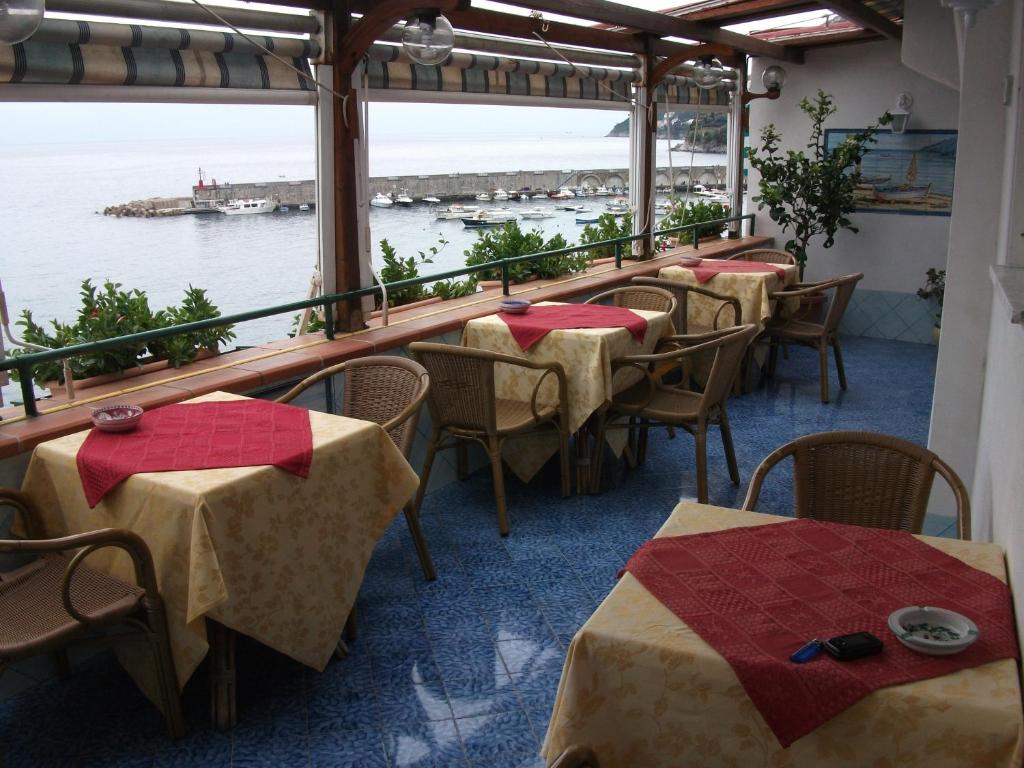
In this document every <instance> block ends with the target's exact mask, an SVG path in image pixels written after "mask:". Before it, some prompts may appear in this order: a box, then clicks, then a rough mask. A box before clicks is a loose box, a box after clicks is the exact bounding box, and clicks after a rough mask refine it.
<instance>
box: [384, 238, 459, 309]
mask: <svg viewBox="0 0 1024 768" xmlns="http://www.w3.org/2000/svg"><path fill="white" fill-rule="evenodd" d="M446 245H448V241H447V240H445V239H444V238H443V237H441V238H438V240H437V243H436V244H435V245H432V246H430V248H428V249H427V251H426V252H424V251H419V252H418V253H419V256H418V257H416V256H409V257H408V258H405V259H403V258H401V257H400V256H399V255H398V252H397V251H396V249H395V247H394V246H393V245H391V243H389V242H388V240H387V238H384V239H383V240H381V241H380V250H381V255H382V258H383V259H384V266H383V267H382V268H381V270H380V276H381V279H382V280H383V281H384V283H385V284H390V283H397V282H399V281H401V280H412V279H414V278H417V277H419V276H420V269H419V268H420V266H422V265H423V264H433V263H434V257H435V256H437V254H439V253H440V252H441V251H443V250H444V247H445V246H446ZM374 282H376V281H374ZM428 298H430V292H429V291H428V290H427V288H426V287H425V286H423V285H410V286H407V287H405V288H398V289H396V290H393V291H388V306H389V307H399V306H401V305H403V304H412V303H413V302H415V301H422V300H423V299H428ZM376 303H377V309H380V308H381V307H380V305H381V298H380V297H379V296H378V297H377V299H376Z"/></svg>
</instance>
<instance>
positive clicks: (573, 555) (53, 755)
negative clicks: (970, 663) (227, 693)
mask: <svg viewBox="0 0 1024 768" xmlns="http://www.w3.org/2000/svg"><path fill="white" fill-rule="evenodd" d="M845 349H846V358H847V370H848V376H849V380H850V389H849V391H847V392H844V393H839V394H838V396H837V397H836V398H835V399H834V400H833V402H832V404H830V405H823V404H821V403H820V402H818V399H817V395H818V384H817V379H816V376H817V362H816V358H815V356H814V354H813V353H812V352H810V351H808V350H792V351H791V352H790V354H789V359H787V360H784V359H780V361H779V367H778V375H777V378H776V379H775V380H774V381H773V382H770V383H769V384H768V385H767V386H766V387H764V388H762V389H759V390H757V391H755V392H754V393H753V394H751V395H747V396H745V397H742V398H734V399H733V400H731V401H730V416H731V421H732V423H733V430H734V434H735V440H736V447H737V453H738V459H739V464H740V470H741V475H742V481H743V482H742V485H741V487H740V488H736V487H735V486H733V485H732V484H731V483H730V481H729V479H728V475H727V472H726V467H725V461H724V456H723V454H722V450H721V444H720V441H718V439H717V435H712V437H711V439H710V440H709V444H710V456H709V464H710V472H711V477H710V485H711V498H712V501H713V502H714V503H716V504H720V505H723V506H737V505H738V504H739V503H740V502H741V501H742V496H743V491H744V489H745V486H746V482H747V480H748V479H749V477H750V474H751V472H752V471H753V469H754V467H755V466H756V465H757V463H758V462H759V461H760V459H761V458H763V457H764V456H765V455H766V454H767V453H768V452H769V451H771V450H772V449H774V448H776V447H777V446H779V445H780V444H782V443H783V442H785V441H787V440H789V439H791V438H793V437H795V436H798V435H801V434H806V433H808V432H815V431H820V430H832V429H865V430H877V431H885V432H889V433H892V434H897V435H901V436H903V437H906V438H909V439H911V440H914V441H916V442H924V441H925V439H926V437H927V429H928V418H929V410H930V407H931V398H932V386H933V381H934V368H935V347H933V346H929V345H923V344H908V343H903V342H893V341H879V340H875V339H868V338H851V339H849V340H848V341H847V342H846V345H845ZM833 386H834V388H835V391H838V383H837V382H836V381H835V376H834V373H833ZM784 474H785V473H778V475H779V476H778V477H777V478H776V479H775V481H774V482H770V483H769V484H768V485H767V487H766V488H765V492H764V496H763V504H762V507H761V508H762V509H763V510H764V511H775V512H778V513H781V514H786V513H787V511H788V507H789V506H790V505H791V503H792V502H791V500H790V497H789V494H788V490H787V488H786V485H785V481H786V478H785V477H784ZM508 483H509V489H508V490H509V514H510V519H511V527H512V532H511V535H510V536H509V537H508V538H507V539H504V540H502V539H501V538H500V537H499V536H498V531H497V523H496V520H495V514H494V506H493V497H492V491H491V483H490V477H489V476H488V474H486V473H481V472H478V473H476V474H474V475H472V476H471V477H470V478H469V479H468V480H466V481H465V482H463V483H455V484H452V485H448V486H446V487H445V488H442V489H441V490H439V491H437V492H435V493H432V494H430V495H429V496H428V498H427V500H426V502H425V507H424V510H423V517H424V521H423V523H424V528H425V532H426V535H427V538H428V540H429V543H430V547H431V550H432V551H433V555H434V560H435V564H436V566H437V571H438V574H439V578H438V580H437V581H436V582H433V583H429V584H428V583H426V582H424V581H423V579H422V576H421V574H420V571H419V565H418V562H417V560H416V556H415V553H414V550H413V548H412V543H411V541H410V539H409V536H408V532H407V531H406V529H405V526H404V523H403V522H402V520H401V518H400V517H399V518H398V519H397V520H396V522H395V525H393V526H392V527H391V529H390V530H389V531H388V532H387V534H386V535H385V537H384V539H383V540H382V541H381V543H380V545H379V546H378V548H377V551H376V553H375V554H374V557H373V559H372V561H371V563H370V566H369V570H368V573H367V576H366V580H365V582H364V584H363V588H362V590H361V593H360V599H359V634H358V637H357V638H356V639H355V640H354V641H353V642H352V643H351V655H350V656H349V657H348V658H346V659H344V660H342V661H333V662H332V663H331V664H330V665H329V666H328V667H327V670H326V671H325V672H323V673H317V672H314V671H313V670H310V669H306V668H304V667H302V666H301V665H299V664H297V663H296V662H293V661H291V660H289V659H287V658H285V657H283V656H280V655H279V654H276V653H274V652H272V651H270V650H268V649H266V648H263V647H261V646H259V645H258V644H256V643H254V642H251V641H245V640H244V639H242V640H241V641H240V647H239V668H240V679H239V719H240V724H239V726H238V727H237V728H236V729H235V730H234V731H233V732H231V733H219V732H216V731H212V730H210V728H209V725H208V709H207V697H208V689H207V685H206V678H205V675H204V672H205V669H200V670H199V672H198V673H197V674H196V676H195V677H194V678H193V680H192V682H191V683H190V684H189V686H188V688H187V689H186V692H185V709H186V718H187V728H188V735H187V736H186V738H185V739H183V740H181V741H179V742H176V743H172V742H169V741H168V740H167V738H166V736H165V735H164V731H163V725H162V721H161V720H160V718H159V717H158V716H157V714H156V711H155V710H154V708H153V707H152V706H150V705H149V704H148V702H146V701H145V700H144V699H143V697H142V696H141V694H139V692H138V691H137V689H136V688H135V687H134V685H133V683H132V682H131V680H130V679H129V678H128V677H127V675H126V674H124V673H123V672H122V671H121V669H120V668H119V667H118V665H117V663H116V662H115V661H114V660H113V658H112V656H111V655H110V654H108V653H101V654H99V655H95V656H93V657H91V658H89V659H87V660H85V661H82V662H80V663H78V664H77V665H76V667H75V674H74V675H73V677H72V678H71V679H70V680H68V681H64V682H60V681H55V680H54V681H50V682H41V683H37V684H35V685H33V686H31V687H29V688H28V689H27V690H24V688H25V685H26V681H29V682H31V678H32V677H33V676H34V675H35V676H38V675H39V674H41V673H40V668H39V667H38V666H35V667H32V666H28V667H25V668H22V669H16V670H15V676H14V677H12V680H13V683H10V684H8V685H10V686H11V687H10V688H9V691H10V695H8V696H7V698H6V699H5V700H4V701H3V702H0V749H2V750H3V751H2V752H0V756H3V757H5V758H6V763H4V762H3V761H2V760H0V764H4V765H6V766H7V768H22V767H23V766H31V767H32V768H44V767H46V766H62V767H67V766H83V767H84V766H132V767H133V768H134V767H135V766H138V768H157V767H159V768H170V766H175V767H176V768H177V767H178V766H182V767H184V766H204V767H205V766H225V767H226V766H234V767H235V768H243V767H245V768H256V767H257V766H288V767H289V768H290V767H291V766H304V767H306V768H312V767H313V766H318V767H319V766H323V767H325V768H326V767H328V766H330V767H331V768H337V767H339V766H353V768H354V767H356V766H358V767H359V768H375V767H377V766H380V767H381V768H385V767H397V766H416V767H417V768H426V767H427V766H444V767H445V768H449V767H450V766H462V767H463V768H468V766H488V768H501V767H503V766H521V767H523V768H526V767H528V766H530V767H532V766H542V765H543V761H542V760H541V759H540V758H539V757H538V747H539V744H540V742H541V740H542V738H543V736H544V731H545V728H546V726H547V721H548V715H549V713H550V710H551V706H552V703H553V701H554V696H555V691H556V688H557V686H558V680H559V674H560V671H561V668H562V661H563V659H564V655H565V650H566V647H567V645H568V643H569V641H570V640H571V638H572V636H573V634H574V633H575V632H576V630H577V629H578V628H579V626H580V625H581V624H582V623H583V622H584V621H585V620H586V618H587V617H588V616H589V615H590V614H591V612H592V611H593V610H594V608H595V607H596V606H597V605H598V603H599V602H600V601H601V600H602V599H603V597H604V596H605V595H606V594H607V593H608V591H609V590H610V589H611V588H612V586H613V585H614V583H615V577H616V572H617V571H618V569H619V568H620V567H621V566H622V565H623V563H624V562H625V561H626V559H627V558H628V557H629V556H630V555H631V554H632V553H633V551H634V550H635V549H636V548H637V547H638V546H639V545H640V544H642V543H643V542H644V541H645V540H647V539H648V538H649V537H650V536H651V534H652V533H653V532H654V531H655V530H657V528H658V527H659V526H660V525H661V523H662V522H663V521H664V519H665V518H666V516H667V515H668V513H669V511H670V510H671V509H672V507H673V506H674V505H675V504H676V502H677V501H678V500H679V499H680V498H692V497H693V493H694V475H693V443H692V439H691V438H690V437H689V435H688V434H686V433H679V434H678V435H677V436H676V437H675V438H674V439H668V437H667V436H666V435H665V433H664V432H659V433H657V434H652V437H651V445H650V450H649V456H648V460H647V463H646V464H645V465H644V466H643V467H642V468H639V469H637V470H634V471H629V472H627V471H625V470H624V468H623V467H622V465H621V463H619V462H612V461H609V462H607V466H606V476H605V478H604V492H603V493H602V494H601V495H599V496H587V497H572V498H569V499H562V498H560V497H559V495H558V490H557V488H558V484H557V475H556V474H555V471H554V468H553V467H548V468H546V469H545V470H544V471H543V472H542V474H541V476H539V477H538V478H537V479H536V480H535V481H534V482H533V483H532V484H531V485H529V486H523V485H521V484H519V483H517V482H515V481H514V480H512V479H509V481H508ZM950 524H951V521H950V520H946V519H942V518H934V519H929V520H928V523H927V527H926V530H927V532H930V533H935V534H944V535H950V534H951V525H950ZM47 661H48V660H46V659H43V660H42V663H44V664H45V663H46V662H47Z"/></svg>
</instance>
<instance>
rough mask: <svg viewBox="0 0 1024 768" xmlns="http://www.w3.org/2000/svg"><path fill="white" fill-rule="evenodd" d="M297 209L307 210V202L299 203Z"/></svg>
mask: <svg viewBox="0 0 1024 768" xmlns="http://www.w3.org/2000/svg"><path fill="white" fill-rule="evenodd" d="M299 210H300V211H308V210H309V203H301V204H300V205H299Z"/></svg>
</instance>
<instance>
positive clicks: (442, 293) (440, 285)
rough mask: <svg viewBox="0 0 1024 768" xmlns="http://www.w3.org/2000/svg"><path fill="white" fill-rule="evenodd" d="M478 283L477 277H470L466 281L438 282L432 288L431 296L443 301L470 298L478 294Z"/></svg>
mask: <svg viewBox="0 0 1024 768" xmlns="http://www.w3.org/2000/svg"><path fill="white" fill-rule="evenodd" d="M478 282H479V281H478V280H477V279H476V276H475V275H470V276H469V277H467V278H466V279H465V280H455V279H452V280H438V281H437V282H436V283H434V284H433V285H432V286H431V287H430V295H431V296H436V297H437V298H439V299H442V300H445V299H458V298H460V297H462V296H470V295H472V294H474V293H476V286H477V283H478Z"/></svg>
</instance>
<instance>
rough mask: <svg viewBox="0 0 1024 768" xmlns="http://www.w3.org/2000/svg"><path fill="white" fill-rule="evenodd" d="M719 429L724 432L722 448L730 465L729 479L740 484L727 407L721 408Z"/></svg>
mask: <svg viewBox="0 0 1024 768" xmlns="http://www.w3.org/2000/svg"><path fill="white" fill-rule="evenodd" d="M718 428H719V430H721V432H722V448H723V449H725V461H726V463H727V464H728V465H729V479H730V480H732V483H733V485H739V484H740V468H739V466H738V465H737V464H736V450H735V449H734V448H733V444H732V429H731V428H730V427H729V414H727V413H726V412H725V406H724V405H722V406H719V422H718Z"/></svg>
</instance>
